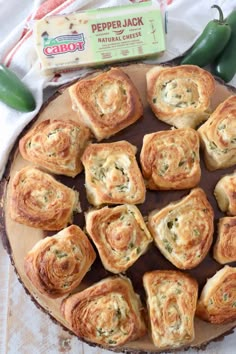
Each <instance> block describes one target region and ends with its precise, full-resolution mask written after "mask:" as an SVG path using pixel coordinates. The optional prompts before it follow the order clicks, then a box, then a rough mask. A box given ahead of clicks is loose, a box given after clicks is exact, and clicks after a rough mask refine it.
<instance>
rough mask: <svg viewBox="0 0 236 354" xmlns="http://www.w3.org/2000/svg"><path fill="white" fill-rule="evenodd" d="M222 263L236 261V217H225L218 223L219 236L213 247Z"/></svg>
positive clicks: (214, 253) (215, 256)
mask: <svg viewBox="0 0 236 354" xmlns="http://www.w3.org/2000/svg"><path fill="white" fill-rule="evenodd" d="M213 255H214V258H215V259H216V260H217V262H219V263H221V264H225V263H230V262H236V217H235V216H232V217H224V218H221V219H220V220H219V223H218V236H217V240H216V243H215V245H214V249H213Z"/></svg>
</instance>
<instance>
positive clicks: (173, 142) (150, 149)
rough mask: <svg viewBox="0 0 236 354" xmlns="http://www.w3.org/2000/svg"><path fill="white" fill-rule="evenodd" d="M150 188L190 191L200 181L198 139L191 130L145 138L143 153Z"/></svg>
mask: <svg viewBox="0 0 236 354" xmlns="http://www.w3.org/2000/svg"><path fill="white" fill-rule="evenodd" d="M140 163H141V166H142V172H143V176H144V177H145V178H146V179H147V187H148V188H150V189H162V190H168V189H187V188H192V187H195V186H196V185H197V184H198V183H199V181H200V178H201V168H200V158H199V136H198V133H197V132H196V131H195V130H193V129H192V128H184V129H174V130H166V131H159V132H156V133H152V134H147V135H144V138H143V146H142V150H141V154H140Z"/></svg>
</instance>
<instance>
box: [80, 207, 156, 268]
mask: <svg viewBox="0 0 236 354" xmlns="http://www.w3.org/2000/svg"><path fill="white" fill-rule="evenodd" d="M85 218H86V230H87V232H88V234H89V235H90V237H91V239H92V240H93V242H94V243H95V246H96V247H97V250H98V253H99V256H100V258H101V261H102V263H103V266H104V268H105V269H107V270H108V271H110V272H112V273H122V272H125V271H126V270H127V269H128V268H129V267H130V266H131V265H132V264H133V263H134V262H135V261H136V260H137V259H138V258H139V257H140V256H141V255H142V254H143V253H145V252H146V250H147V248H148V245H149V244H150V243H151V242H152V241H153V239H152V236H151V235H150V233H149V231H148V229H147V227H146V224H145V222H144V220H143V217H142V215H141V213H140V211H139V209H138V208H137V207H136V206H135V205H128V204H125V205H119V206H117V207H113V208H108V207H104V208H102V209H99V210H91V211H88V212H87V213H86V214H85Z"/></svg>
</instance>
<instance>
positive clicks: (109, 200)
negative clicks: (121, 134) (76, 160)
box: [82, 140, 146, 206]
mask: <svg viewBox="0 0 236 354" xmlns="http://www.w3.org/2000/svg"><path fill="white" fill-rule="evenodd" d="M136 151H137V148H136V147H135V146H134V145H132V144H130V143H129V142H127V141H124V140H123V141H117V142H115V143H104V144H91V145H89V146H88V147H87V148H86V150H85V152H84V154H83V156H82V162H83V164H84V168H85V187H86V191H87V198H88V201H89V202H90V203H91V204H93V205H95V206H99V205H101V204H140V203H143V202H144V200H145V194H146V188H145V185H144V180H143V177H142V174H141V171H140V169H139V167H138V164H137V161H136V158H135V153H136Z"/></svg>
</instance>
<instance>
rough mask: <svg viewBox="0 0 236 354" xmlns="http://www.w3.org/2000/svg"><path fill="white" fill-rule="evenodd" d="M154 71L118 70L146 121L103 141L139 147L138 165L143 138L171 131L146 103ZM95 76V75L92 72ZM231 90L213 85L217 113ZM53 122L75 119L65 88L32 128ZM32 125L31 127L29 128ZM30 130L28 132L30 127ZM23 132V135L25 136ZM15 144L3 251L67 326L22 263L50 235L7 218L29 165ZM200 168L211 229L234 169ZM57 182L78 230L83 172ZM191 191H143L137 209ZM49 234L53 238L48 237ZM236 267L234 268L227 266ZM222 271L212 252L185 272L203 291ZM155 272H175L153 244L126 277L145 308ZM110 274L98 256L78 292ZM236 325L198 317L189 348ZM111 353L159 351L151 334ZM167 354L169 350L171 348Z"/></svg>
mask: <svg viewBox="0 0 236 354" xmlns="http://www.w3.org/2000/svg"><path fill="white" fill-rule="evenodd" d="M151 67H152V66H151V65H145V64H131V65H128V66H123V67H121V68H122V69H123V70H124V71H125V72H126V73H127V74H128V75H129V76H130V78H131V79H132V80H133V82H134V84H135V85H136V87H137V88H138V90H139V92H140V95H141V98H142V101H143V104H144V116H143V117H142V118H141V119H140V120H138V121H137V122H136V123H135V124H133V125H132V126H130V127H128V128H126V129H125V130H123V131H121V132H119V133H118V134H116V135H115V136H114V137H112V138H110V139H109V140H107V142H113V141H118V140H128V141H129V142H131V143H132V144H134V145H136V146H137V147H138V153H137V160H138V161H139V153H140V150H141V146H142V141H143V135H144V134H147V133H151V132H155V131H159V130H167V129H170V126H168V125H166V124H164V123H162V122H161V121H159V120H158V119H157V118H155V117H154V115H153V113H152V112H151V109H150V107H149V106H148V104H147V100H146V77H145V75H146V72H147V70H149V69H150V68H151ZM95 74H96V73H95ZM233 93H234V92H233V88H230V87H227V86H224V85H222V84H220V83H217V87H216V94H215V95H214V97H213V100H212V105H213V107H214V108H215V107H216V106H217V105H218V104H219V103H220V102H222V101H224V100H225V99H226V98H227V97H228V96H229V95H231V94H233ZM48 118H52V119H73V120H76V119H77V116H76V113H75V112H73V111H72V109H71V101H70V97H69V94H68V87H64V88H61V89H60V90H58V91H57V93H55V94H54V95H53V97H51V98H50V100H49V101H48V102H47V103H45V105H44V106H43V107H42V109H41V111H40V112H39V114H38V115H37V117H36V119H35V120H34V123H33V124H36V123H38V122H39V121H42V120H45V119H48ZM31 126H32V125H31ZM28 128H30V127H28ZM25 132H26V130H25V131H24V132H23V133H25ZM17 145H18V143H16V146H15V148H14V152H13V153H12V156H11V157H10V160H9V164H8V168H7V172H6V174H5V177H4V179H3V180H2V182H1V197H2V204H1V208H2V213H1V217H2V225H3V228H2V230H1V234H2V239H3V243H4V245H5V247H6V248H7V250H8V252H9V255H10V257H11V259H12V262H13V264H14V266H15V269H16V272H17V274H18V276H19V278H20V280H21V282H22V283H23V285H24V287H25V289H26V290H27V291H28V293H29V294H30V296H32V298H33V299H34V301H35V302H36V303H37V304H38V305H39V306H40V307H41V308H42V309H43V310H44V311H46V312H48V313H49V314H50V316H51V317H52V319H54V320H55V321H57V322H58V323H60V324H61V325H63V326H64V327H66V328H68V329H69V330H70V328H69V327H68V324H67V323H66V322H65V320H64V319H63V317H62V315H61V313H60V305H61V301H62V299H63V298H59V299H57V300H55V299H53V300H52V299H49V298H47V297H45V296H43V295H41V294H40V293H39V292H38V291H37V290H36V289H35V288H34V287H33V286H32V284H31V283H30V281H29V280H28V278H27V277H26V275H25V272H24V267H23V260H24V256H25V255H26V253H27V252H28V251H29V250H30V249H31V248H32V247H33V246H34V244H35V243H36V242H37V241H38V240H40V239H42V238H43V237H45V236H46V235H50V233H49V232H45V231H43V230H39V229H35V228H30V227H27V226H24V225H21V224H18V223H16V222H14V221H12V220H11V219H10V217H9V199H10V197H11V179H12V177H13V176H14V175H15V173H16V171H18V170H20V169H21V168H22V167H24V166H26V165H29V162H27V161H25V160H23V159H22V157H21V155H20V154H19V151H18V147H17ZM201 169H202V177H201V181H200V184H199V186H200V187H202V188H203V189H204V191H205V192H206V194H207V196H208V199H209V201H210V203H211V205H212V207H213V209H214V212H215V226H216V224H217V222H218V219H219V218H220V217H222V216H223V213H221V212H220V210H219V209H218V207H217V204H216V200H215V198H214V196H213V190H214V187H215V185H216V183H217V181H218V180H219V179H220V178H221V177H222V176H223V175H225V174H227V173H231V172H232V171H233V170H234V167H232V168H228V169H224V170H218V171H215V172H209V171H208V170H207V169H206V168H205V165H204V162H203V158H202V155H201ZM56 178H57V179H58V180H59V181H61V182H62V183H64V184H66V185H68V186H70V187H75V188H76V189H77V190H79V192H80V202H81V207H82V213H80V214H77V215H76V216H75V218H74V223H75V224H78V225H79V226H80V227H81V228H83V227H84V212H85V211H86V210H87V209H88V208H89V203H88V201H87V199H86V193H85V188H84V173H81V174H80V175H78V176H77V177H76V178H74V179H72V178H69V177H63V176H56ZM188 193H189V190H183V191H147V195H146V201H145V203H143V204H142V205H139V206H138V207H139V209H140V210H141V212H142V214H143V216H147V215H148V213H149V212H150V211H152V210H153V209H157V208H162V207H164V206H165V205H167V204H168V203H169V202H171V201H175V200H178V199H180V198H182V197H183V196H185V195H187V194H188ZM51 234H52V233H51ZM215 239H216V232H215V234H214V240H215ZM231 265H233V266H236V264H235V263H233V264H231ZM220 268H222V266H221V265H220V264H218V263H217V262H216V261H215V260H214V259H213V257H212V248H211V250H210V252H209V254H208V255H207V256H206V258H205V259H204V260H203V262H202V263H201V264H200V265H199V266H197V267H196V268H194V269H192V270H189V271H186V273H188V274H190V275H192V276H193V277H194V278H195V279H197V281H198V284H199V290H201V289H202V287H203V285H204V284H205V282H206V279H207V278H209V277H211V276H213V275H214V274H215V272H216V271H217V270H219V269H220ZM155 269H175V267H174V266H173V265H172V264H171V263H170V262H168V261H167V260H166V259H165V258H164V257H163V256H162V255H161V253H160V252H159V251H158V249H157V248H156V247H155V246H154V245H153V246H152V247H151V248H150V250H149V251H148V252H147V253H146V254H145V255H143V256H142V257H140V259H139V260H138V261H137V262H136V263H135V264H134V265H133V266H132V267H131V268H130V269H129V270H128V271H127V272H126V275H127V276H128V277H129V278H130V279H131V280H132V283H133V286H134V288H135V290H136V292H138V293H139V294H140V296H141V299H142V301H143V302H144V304H145V293H144V289H143V286H142V276H143V274H144V273H145V272H146V271H150V270H155ZM109 275H111V273H109V272H108V271H106V270H105V269H104V268H103V266H102V263H101V261H100V259H99V257H97V259H96V261H95V263H94V264H93V265H92V267H91V270H90V271H89V272H88V273H87V275H86V276H85V278H84V279H83V281H82V283H81V285H80V286H79V288H78V289H76V291H78V290H82V289H84V288H86V287H88V286H89V285H91V284H93V283H95V282H97V281H99V280H101V279H103V278H105V277H107V276H109ZM235 326H236V321H234V322H232V323H229V324H225V325H212V324H209V323H207V322H204V321H202V320H200V319H198V318H196V319H195V331H196V338H195V340H194V341H193V343H192V344H191V346H192V347H202V346H204V345H205V344H206V343H208V342H210V341H211V340H213V339H216V338H218V337H220V336H223V335H225V334H226V333H227V332H229V331H230V330H231V329H232V328H234V327H235ZM110 349H112V350H115V351H125V350H128V351H131V352H132V351H133V352H135V353H137V352H158V348H156V347H154V345H153V344H152V341H151V338H150V335H147V336H146V337H144V338H141V339H140V340H138V341H135V342H132V343H131V342H130V343H127V344H126V345H125V346H123V347H117V348H110ZM170 349H171V348H170Z"/></svg>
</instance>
